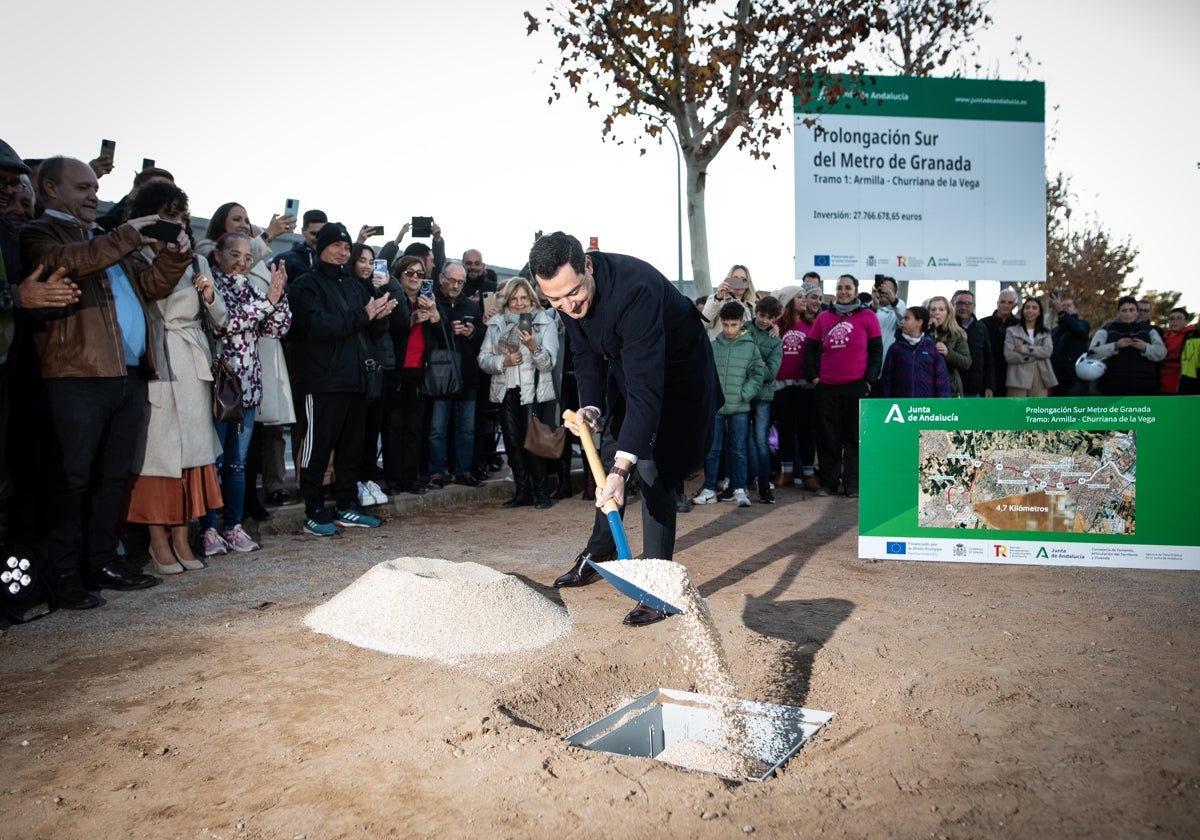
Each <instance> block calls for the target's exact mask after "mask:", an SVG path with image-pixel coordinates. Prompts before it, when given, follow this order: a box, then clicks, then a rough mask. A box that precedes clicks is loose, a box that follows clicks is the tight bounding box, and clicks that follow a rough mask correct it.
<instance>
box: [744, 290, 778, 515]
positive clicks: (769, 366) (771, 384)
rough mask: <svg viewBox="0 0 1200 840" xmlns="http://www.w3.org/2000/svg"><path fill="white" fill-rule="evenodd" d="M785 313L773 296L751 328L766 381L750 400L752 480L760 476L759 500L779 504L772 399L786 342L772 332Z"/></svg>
mask: <svg viewBox="0 0 1200 840" xmlns="http://www.w3.org/2000/svg"><path fill="white" fill-rule="evenodd" d="M782 314H783V307H782V306H781V305H780V303H779V300H778V299H777V298H773V297H770V296H769V295H768V296H767V297H765V298H763V299H762V300H760V301H759V302H758V303H757V304H755V306H754V320H753V321H751V322H750V327H749V329H748V330H747V331H748V332H749V333H750V335H752V336H754V343H755V344H756V345H758V352H759V353H760V354H762V360H763V383H762V387H761V388H759V390H758V394H757V396H755V398H754V399H753V400H751V401H750V456H749V464H750V468H749V470H748V474H749V476H750V478H751V479H753V478H756V477H757V478H758V500H759V501H760V502H762V503H763V504H764V505H773V504H775V491H773V490H772V489H771V446H770V444H769V443H768V442H767V441H768V438H769V437H770V432H771V402H772V401H773V400H774V399H775V374H777V373H779V365H780V364H782V363H783V341H781V340H780V339H779V337H778V336H775V335H771V330H772V329H773V328H774V326H775V323H774V322H775V319H776V318H778V317H779V316H780V315H782Z"/></svg>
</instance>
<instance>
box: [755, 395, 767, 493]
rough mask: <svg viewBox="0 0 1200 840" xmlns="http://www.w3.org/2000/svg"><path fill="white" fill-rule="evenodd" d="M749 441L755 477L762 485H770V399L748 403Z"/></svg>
mask: <svg viewBox="0 0 1200 840" xmlns="http://www.w3.org/2000/svg"><path fill="white" fill-rule="evenodd" d="M750 422H751V423H752V424H753V426H754V428H753V429H752V430H751V432H752V437H751V443H752V444H753V451H752V452H751V456H752V457H753V459H754V468H755V473H754V474H755V477H756V478H757V479H758V480H759V481H760V482H761V483H762V485H763V486H764V487H768V486H770V484H769V482H770V480H771V444H770V442H769V440H768V439H769V438H770V437H771V401H770V400H753V401H751V403H750Z"/></svg>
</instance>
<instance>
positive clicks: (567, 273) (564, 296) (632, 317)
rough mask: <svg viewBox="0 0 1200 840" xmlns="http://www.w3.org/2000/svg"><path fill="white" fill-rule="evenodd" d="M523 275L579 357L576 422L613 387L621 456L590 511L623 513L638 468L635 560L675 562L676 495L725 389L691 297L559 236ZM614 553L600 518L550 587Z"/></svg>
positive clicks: (654, 614) (636, 263)
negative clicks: (620, 405) (608, 506)
mask: <svg viewBox="0 0 1200 840" xmlns="http://www.w3.org/2000/svg"><path fill="white" fill-rule="evenodd" d="M529 269H530V272H531V273H532V274H533V276H534V277H535V278H536V279H537V283H538V286H539V287H540V289H541V292H542V294H543V295H544V296H545V297H546V299H547V300H548V301H549V302H550V304H551V305H552V306H553V307H554V308H555V309H557V310H558V311H559V312H561V313H562V314H563V315H564V316H566V317H564V318H563V324H564V327H565V329H566V333H567V336H568V338H569V340H570V346H571V348H572V350H573V356H574V361H575V376H576V380H577V383H578V386H579V404H580V405H581V406H582V408H580V410H579V416H580V418H581V420H582V421H583V422H584V423H586V425H587V426H588V427H589V428H590V429H592V430H593V431H598V430H599V428H600V417H601V410H600V408H599V406H600V405H602V404H603V403H605V396H606V385H607V383H608V382H609V381H610V376H611V382H612V384H613V386H614V387H615V389H616V391H617V393H616V394H612V393H609V394H608V396H609V397H610V398H620V399H621V400H623V402H624V405H625V408H624V416H623V418H622V421H621V425H620V429H619V430H618V431H617V432H616V449H617V453H616V457H615V459H614V461H613V466H612V469H611V470H610V472H609V475H608V480H607V482H606V483H605V486H604V487H602V488H600V487H598V488H597V489H596V507H597V508H600V507H602V506H603V505H604V503H605V502H606V501H608V500H609V499H612V500H613V502H615V503H616V504H617V506H618V507H619V508H621V510H622V513H623V512H624V504H625V482H626V480H627V479H628V478H629V472H630V470H632V469H634V467H635V466H636V468H637V471H638V474H639V476H640V477H641V480H642V534H643V537H642V556H644V557H652V558H656V559H662V560H670V559H672V555H673V554H674V552H675V516H676V509H675V493H674V488H675V486H676V485H677V484H678V483H681V482H682V481H683V479H684V477H685V476H686V475H687V474H688V472H690V471H691V470H693V469H695V468H696V467H697V466H698V465H699V464H701V463H702V462H703V460H704V457H705V455H706V454H707V452H708V448H709V446H711V444H712V436H713V422H714V417H715V416H716V412H717V409H718V408H720V407H721V404H722V401H723V400H722V397H721V387H720V382H719V381H718V380H717V373H716V367H715V366H714V364H713V355H712V345H711V344H710V342H709V340H708V334H707V333H706V332H705V330H704V326H703V324H702V322H701V320H700V315H699V312H697V310H696V307H695V306H694V305H693V304H692V302H691V301H690V300H688V299H687V298H686V297H684V296H683V295H681V294H680V293H679V291H678V290H677V289H676V288H675V287H674V286H672V285H671V284H670V282H669V281H668V280H667V278H666V277H664V276H663V275H662V274H661V273H660V272H659V271H658V270H657V269H655V268H654V267H653V266H652V265H650V264H649V263H646V262H643V261H642V260H639V259H636V258H634V257H627V256H623V255H620V254H606V253H602V252H599V251H590V252H589V253H588V254H586V255H585V254H584V253H583V247H582V246H581V245H580V244H579V240H578V239H576V238H575V237H573V236H569V235H567V234H565V233H563V232H561V231H556V232H555V233H552V234H550V235H548V236H543V237H542V238H541V239H539V240H538V241H537V242H536V243H535V244H534V246H533V249H532V250H531V251H530V252H529ZM615 555H616V546H615V544H614V541H613V538H612V534H611V533H610V532H609V528H608V523H607V521H606V518H605V516H604V514H603V513H601V512H600V511H599V510H597V511H596V521H595V524H594V526H593V528H592V537H591V539H590V540H589V541H588V546H587V548H586V549H585V550H584V552H583V553H582V554H580V555H579V557H577V558H576V560H575V563H574V564H573V565H572V567H571V569H570V571H568V572H567V573H566V574H564V575H562V576H561V577H560V578H559V579H558V580H556V581H555V582H554V585H555V586H582V585H583V584H585V583H588V582H590V581H591V580H592V579H593V577H594V575H595V571H594V570H593V569H592V568H591V567H590V566H588V565H587V564H586V563H585V562H584V561H585V560H586V559H588V558H590V559H592V560H595V561H597V562H603V561H605V560H611V559H613V558H614V557H615ZM663 618H666V614H665V613H662V612H660V611H658V610H656V609H652V608H650V607H647V606H645V605H642V604H639V605H638V606H637V607H636V608H635V609H634V610H633V611H632V612H630V613H629V615H627V616H626V617H625V623H626V624H629V625H632V626H640V625H644V624H651V623H653V622H655V621H660V620H662V619H663Z"/></svg>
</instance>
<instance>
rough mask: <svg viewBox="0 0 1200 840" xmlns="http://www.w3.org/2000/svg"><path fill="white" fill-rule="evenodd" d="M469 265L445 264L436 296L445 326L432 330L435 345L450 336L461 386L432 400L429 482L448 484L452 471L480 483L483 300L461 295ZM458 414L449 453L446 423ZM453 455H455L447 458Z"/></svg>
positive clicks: (462, 481) (461, 480)
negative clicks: (477, 464) (477, 434)
mask: <svg viewBox="0 0 1200 840" xmlns="http://www.w3.org/2000/svg"><path fill="white" fill-rule="evenodd" d="M466 281H467V270H466V266H464V265H463V264H462V263H461V262H460V261H458V260H450V261H449V262H447V263H446V265H445V267H443V268H442V274H441V276H440V277H439V278H438V289H437V292H436V293H435V296H434V299H435V302H436V303H437V306H438V310H439V314H440V316H441V321H442V323H443V324H446V325H447V329H446V330H444V331H443V330H434V331H433V334H432V338H433V341H434V343H435V344H436V345H437V346H445V344H446V342H447V340H448V341H449V342H450V343H451V344H452V346H453V348H454V350H455V351H456V352H457V354H458V370H459V375H460V379H461V382H462V390H461V391H459V393H458V394H455V395H454V396H451V397H439V398H437V399H434V400H433V413H432V416H431V419H430V427H429V486H430V488H432V489H435V490H436V489H439V488H440V487H444V486H445V484H446V482H447V481H448V480H449V476H451V475H453V476H454V480H455V481H456V482H458V483H459V484H465V485H466V486H468V487H478V486H479V485H480V484H481V483H482V482H481V481H480V480H479V479H478V478H477V477H476V476H475V475H474V474H473V473H472V472H471V467H472V465H473V463H474V457H475V397H476V387H477V383H478V381H479V363H478V361H477V357H478V355H479V349H480V347H481V346H482V345H483V336H484V332H485V330H484V329H482V328H481V327H480V326H479V316H480V313H479V304H478V303H476V302H475V301H474V300H472V299H471V298H469V297H467V296H466V295H464V294H463V288H464V286H465V285H466ZM451 414H453V416H454V447H453V451H452V452H448V451H447V450H448V445H447V444H448V441H447V434H448V427H449V425H450V416H451ZM449 456H453V460H452V461H451V460H449Z"/></svg>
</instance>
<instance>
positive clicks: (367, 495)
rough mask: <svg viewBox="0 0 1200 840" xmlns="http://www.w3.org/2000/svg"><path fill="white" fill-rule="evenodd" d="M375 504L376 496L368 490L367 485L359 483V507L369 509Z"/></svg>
mask: <svg viewBox="0 0 1200 840" xmlns="http://www.w3.org/2000/svg"><path fill="white" fill-rule="evenodd" d="M373 504H375V496H374V494H372V493H371V491H370V490H368V489H367V485H365V484H363V483H362V482H361V481H360V482H358V506H359V507H367V506H368V505H373Z"/></svg>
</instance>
